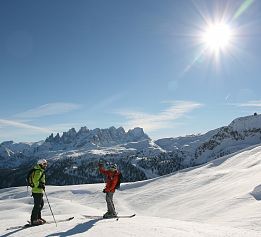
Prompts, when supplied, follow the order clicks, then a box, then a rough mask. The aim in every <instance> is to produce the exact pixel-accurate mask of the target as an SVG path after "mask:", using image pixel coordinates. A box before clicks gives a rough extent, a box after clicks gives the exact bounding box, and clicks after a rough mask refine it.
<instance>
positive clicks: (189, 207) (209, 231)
mask: <svg viewBox="0 0 261 237" xmlns="http://www.w3.org/2000/svg"><path fill="white" fill-rule="evenodd" d="M47 180H48V177H47ZM103 186H104V184H86V185H72V186H47V188H46V191H47V195H48V199H49V201H50V204H51V207H52V209H53V212H54V215H55V217H56V219H57V220H62V219H65V218H68V217H71V216H74V217H75V218H74V219H73V220H71V221H69V222H63V223H58V226H57V227H56V226H55V224H48V225H43V226H38V227H32V228H28V229H23V230H21V229H17V230H6V229H7V228H9V227H11V226H17V225H23V224H25V223H26V221H27V220H29V219H30V213H31V210H32V207H33V199H32V197H31V196H30V193H27V192H26V187H14V188H7V189H1V190H0V236H1V237H8V236H24V237H25V236H32V237H35V236H37V237H52V236H60V237H64V236H87V237H88V236H92V237H93V236H97V237H103V236H104V237H105V236H106V237H108V236H114V237H124V236H125V237H130V236H137V237H142V236H151V237H154V236H155V237H165V236H167V237H168V236H173V237H174V236H175V237H190V236H193V237H199V236H200V237H223V236H227V237H241V236H242V237H260V236H261V225H260V223H261V202H260V200H261V146H258V147H255V148H253V149H251V150H245V151H243V152H241V153H238V152H237V153H235V154H234V155H229V156H227V157H222V158H220V159H218V160H215V161H212V162H209V163H207V164H204V165H201V166H199V167H195V168H193V169H192V168H190V169H188V170H185V171H179V172H176V173H173V174H171V175H166V176H162V177H159V178H155V179H151V180H147V181H140V182H135V183H128V184H123V185H122V188H121V189H122V190H121V191H117V192H116V194H115V196H114V202H115V206H116V209H117V211H118V212H119V214H120V215H125V214H132V213H136V214H137V215H136V217H134V218H130V219H128V218H126V219H119V220H118V221H116V220H115V219H107V220H104V219H96V220H94V219H88V218H85V217H83V215H102V214H103V213H104V212H105V211H106V203H105V195H104V194H103V193H102V189H103ZM44 200H45V206H44V208H43V212H42V215H43V217H44V218H45V219H46V220H48V221H52V215H51V213H50V210H49V206H48V203H47V201H46V199H45V198H44ZM108 233H109V234H108Z"/></svg>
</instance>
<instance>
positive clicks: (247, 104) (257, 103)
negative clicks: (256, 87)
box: [236, 100, 261, 108]
mask: <svg viewBox="0 0 261 237" xmlns="http://www.w3.org/2000/svg"><path fill="white" fill-rule="evenodd" d="M236 105H237V106H239V107H258V108H259V107H261V100H252V101H248V102H245V103H241V104H236Z"/></svg>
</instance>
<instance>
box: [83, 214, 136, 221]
mask: <svg viewBox="0 0 261 237" xmlns="http://www.w3.org/2000/svg"><path fill="white" fill-rule="evenodd" d="M83 216H84V217H85V218H88V219H104V220H106V219H116V220H119V219H120V218H132V217H134V216H136V214H132V215H118V216H115V217H110V218H103V216H91V215H83Z"/></svg>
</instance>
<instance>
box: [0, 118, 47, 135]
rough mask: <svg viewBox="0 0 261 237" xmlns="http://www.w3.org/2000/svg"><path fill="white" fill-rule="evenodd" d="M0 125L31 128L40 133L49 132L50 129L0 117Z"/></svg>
mask: <svg viewBox="0 0 261 237" xmlns="http://www.w3.org/2000/svg"><path fill="white" fill-rule="evenodd" d="M0 127H15V128H23V129H31V130H36V131H38V132H42V133H50V131H51V130H50V129H48V128H42V127H38V126H33V125H30V124H26V123H22V122H18V121H13V120H7V119H0Z"/></svg>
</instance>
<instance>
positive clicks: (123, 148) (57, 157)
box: [0, 114, 261, 187]
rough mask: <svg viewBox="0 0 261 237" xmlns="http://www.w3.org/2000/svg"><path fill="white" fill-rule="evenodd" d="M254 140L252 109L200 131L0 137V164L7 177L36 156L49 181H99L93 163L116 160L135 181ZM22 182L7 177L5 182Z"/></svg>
mask: <svg viewBox="0 0 261 237" xmlns="http://www.w3.org/2000/svg"><path fill="white" fill-rule="evenodd" d="M260 143H261V115H257V114H256V115H251V116H246V117H240V118H236V119H234V120H233V121H232V122H231V123H230V124H229V125H228V126H223V127H221V128H217V129H214V130H211V131H209V132H207V133H205V134H199V135H188V136H185V137H177V138H163V139H158V140H155V141H154V140H152V139H151V138H150V137H149V136H148V135H147V134H145V133H144V131H143V129H142V128H134V129H130V130H129V131H127V132H126V131H125V130H124V129H123V128H122V127H119V128H115V127H110V128H108V129H100V128H96V129H93V130H90V129H88V128H87V127H82V128H80V129H79V131H78V132H77V131H76V130H75V129H74V128H72V129H70V130H69V131H68V132H64V133H63V134H62V135H61V136H60V135H59V134H57V135H55V136H54V135H53V134H51V135H50V136H49V137H47V138H46V139H45V141H41V142H36V143H14V142H11V141H6V142H3V143H1V144H0V161H1V162H0V168H1V169H5V171H6V170H7V173H8V172H9V173H10V176H11V174H14V172H17V171H13V172H12V169H15V170H17V169H27V168H26V167H28V166H30V165H32V164H33V163H34V162H35V161H36V160H37V159H41V158H45V159H47V160H48V161H49V163H50V166H49V169H48V172H50V173H51V174H53V176H52V178H51V180H50V182H51V183H52V184H58V185H63V184H80V183H95V182H99V181H100V180H101V177H99V174H98V172H97V170H96V168H95V167H96V166H97V162H98V160H99V159H105V160H107V161H109V162H115V163H117V164H118V166H119V167H120V169H121V170H122V171H123V173H124V174H125V177H124V178H125V181H137V180H144V179H149V178H152V177H157V176H161V175H164V174H168V173H171V172H175V171H177V170H181V169H184V168H188V167H193V166H196V165H200V164H204V163H206V162H208V161H211V160H215V159H217V158H219V157H222V156H225V155H228V154H231V153H233V152H237V151H239V150H242V149H244V148H247V147H249V146H252V145H256V144H260ZM0 176H1V175H0ZM83 177H84V178H83ZM0 178H1V177H0ZM22 183H23V182H22V181H19V182H17V181H12V182H9V185H11V186H12V185H15V184H16V185H22ZM1 186H3V185H2V184H1V182H0V187H1ZM4 187H6V185H4Z"/></svg>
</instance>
